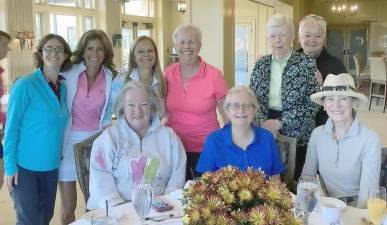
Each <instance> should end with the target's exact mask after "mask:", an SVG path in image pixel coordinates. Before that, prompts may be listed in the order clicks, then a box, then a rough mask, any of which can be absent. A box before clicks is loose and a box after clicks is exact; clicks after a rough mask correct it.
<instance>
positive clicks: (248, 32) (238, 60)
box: [235, 21, 254, 85]
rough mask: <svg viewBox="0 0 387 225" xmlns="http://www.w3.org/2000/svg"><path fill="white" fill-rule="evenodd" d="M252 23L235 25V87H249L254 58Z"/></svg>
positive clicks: (237, 23)
mask: <svg viewBox="0 0 387 225" xmlns="http://www.w3.org/2000/svg"><path fill="white" fill-rule="evenodd" d="M253 25H254V22H253V21H251V22H236V23H235V85H249V82H250V74H251V68H252V64H253V63H254V62H253V56H254V46H253V44H254V43H253V40H254V38H253Z"/></svg>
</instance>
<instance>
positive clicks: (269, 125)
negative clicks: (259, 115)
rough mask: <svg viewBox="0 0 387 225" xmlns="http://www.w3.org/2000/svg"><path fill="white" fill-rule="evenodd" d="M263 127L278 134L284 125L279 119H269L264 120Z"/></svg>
mask: <svg viewBox="0 0 387 225" xmlns="http://www.w3.org/2000/svg"><path fill="white" fill-rule="evenodd" d="M261 125H262V127H263V128H265V129H266V130H269V131H270V132H271V133H272V134H273V135H277V134H278V132H279V130H280V129H281V127H282V125H281V122H280V121H279V120H278V119H268V120H265V121H263V122H262V124H261Z"/></svg>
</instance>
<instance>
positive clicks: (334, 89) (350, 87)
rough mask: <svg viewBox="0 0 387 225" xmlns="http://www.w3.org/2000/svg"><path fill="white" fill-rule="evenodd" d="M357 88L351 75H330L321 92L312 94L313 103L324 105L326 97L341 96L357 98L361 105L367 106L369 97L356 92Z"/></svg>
mask: <svg viewBox="0 0 387 225" xmlns="http://www.w3.org/2000/svg"><path fill="white" fill-rule="evenodd" d="M355 87H356V86H355V82H354V81H353V78H352V75H351V74H348V73H341V74H339V75H334V74H328V76H327V78H326V79H325V81H324V84H323V86H322V87H321V91H320V92H317V93H314V94H312V95H311V96H310V98H311V99H312V101H313V102H315V103H317V104H319V105H322V104H323V102H322V99H323V98H324V97H326V96H335V95H340V96H349V97H353V98H357V99H358V100H359V103H360V104H366V103H367V102H368V98H367V96H365V95H364V94H362V93H359V92H356V89H355Z"/></svg>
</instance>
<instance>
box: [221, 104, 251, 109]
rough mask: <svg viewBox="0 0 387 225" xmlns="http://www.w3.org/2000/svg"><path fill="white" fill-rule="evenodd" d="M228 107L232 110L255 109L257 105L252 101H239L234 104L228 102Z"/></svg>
mask: <svg viewBox="0 0 387 225" xmlns="http://www.w3.org/2000/svg"><path fill="white" fill-rule="evenodd" d="M227 108H228V109H232V110H238V109H243V110H253V109H255V105H254V104H251V103H244V104H239V103H233V104H231V103H230V104H228V105H227Z"/></svg>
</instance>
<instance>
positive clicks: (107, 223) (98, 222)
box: [91, 215, 117, 225]
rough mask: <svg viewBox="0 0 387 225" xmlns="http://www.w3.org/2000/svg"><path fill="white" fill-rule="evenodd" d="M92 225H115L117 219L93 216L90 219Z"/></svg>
mask: <svg viewBox="0 0 387 225" xmlns="http://www.w3.org/2000/svg"><path fill="white" fill-rule="evenodd" d="M91 224H92V225H116V224H117V219H116V218H115V217H114V216H106V215H103V216H101V215H95V216H93V217H92V218H91Z"/></svg>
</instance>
